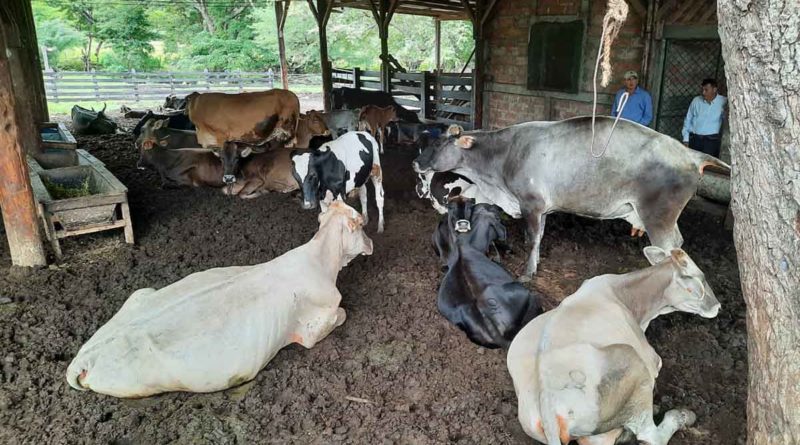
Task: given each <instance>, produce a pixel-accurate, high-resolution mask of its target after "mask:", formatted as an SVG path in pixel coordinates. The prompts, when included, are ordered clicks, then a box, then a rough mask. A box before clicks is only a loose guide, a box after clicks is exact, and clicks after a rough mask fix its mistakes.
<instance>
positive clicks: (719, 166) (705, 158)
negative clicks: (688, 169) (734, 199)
mask: <svg viewBox="0 0 800 445" xmlns="http://www.w3.org/2000/svg"><path fill="white" fill-rule="evenodd" d="M687 150H689V154H690V155H691V157H692V160H693V161H694V165H696V166H697V170H698V171H699V173H700V174H701V175H702V174H703V173H705V171H704V170H705V169H706V167H713V170H716V171H719V172H720V173H722V174H726V175H730V174H731V166H730V165H728V164H727V163H725V162H722V161H721V160H719V159H717V158H715V157H714V156H711V155H707V154H705V153H703V152H701V151H697V150H692V149H687Z"/></svg>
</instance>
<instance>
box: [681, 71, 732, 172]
mask: <svg viewBox="0 0 800 445" xmlns="http://www.w3.org/2000/svg"><path fill="white" fill-rule="evenodd" d="M702 87H703V94H702V95H701V96H697V97H695V98H694V99H692V103H691V105H689V112H688V113H686V119H685V120H684V121H683V144H684V145H686V146H688V147H689V148H691V149H693V150H697V151H702V152H703V153H706V154H709V155H711V156H715V157H719V148H720V145H721V144H722V135H721V134H720V129H721V128H722V119H723V116H724V115H725V104H727V103H728V99H727V98H726V97H725V96H721V95H719V94H717V81H716V80H714V79H705V80H703V83H702Z"/></svg>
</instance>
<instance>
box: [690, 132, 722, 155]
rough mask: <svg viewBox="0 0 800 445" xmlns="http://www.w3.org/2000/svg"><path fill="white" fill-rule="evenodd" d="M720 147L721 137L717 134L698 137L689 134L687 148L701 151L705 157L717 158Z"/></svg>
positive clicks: (697, 135) (698, 135)
mask: <svg viewBox="0 0 800 445" xmlns="http://www.w3.org/2000/svg"><path fill="white" fill-rule="evenodd" d="M721 145H722V137H721V135H720V134H719V133H717V134H707V135H700V134H694V133H689V148H691V149H692V150H697V151H702V152H703V153H705V154H707V155H711V156H714V157H716V158H718V157H719V148H720V146H721Z"/></svg>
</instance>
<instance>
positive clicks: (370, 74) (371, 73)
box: [361, 71, 381, 79]
mask: <svg viewBox="0 0 800 445" xmlns="http://www.w3.org/2000/svg"><path fill="white" fill-rule="evenodd" d="M361 77H377V78H378V79H380V78H381V72H380V71H362V72H361Z"/></svg>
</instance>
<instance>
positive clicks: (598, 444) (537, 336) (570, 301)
mask: <svg viewBox="0 0 800 445" xmlns="http://www.w3.org/2000/svg"><path fill="white" fill-rule="evenodd" d="M645 256H647V258H648V260H649V261H650V263H651V264H654V266H652V267H649V268H647V269H642V270H638V271H635V272H630V273H627V274H624V275H602V276H598V277H595V278H592V279H590V280H587V281H585V282H584V283H583V284H582V285H581V287H580V288H579V289H578V291H577V292H575V293H574V294H572V295H570V296H569V297H567V298H565V299H564V301H562V302H561V304H560V305H559V306H558V307H557V308H555V309H553V310H551V311H549V312H546V313H545V314H543V315H541V316H539V317H537V318H535V319H534V320H533V321H531V322H530V323H528V324H527V325H526V326H525V327H524V328H522V330H521V331H519V333H518V334H517V336H516V337H515V338H514V340H513V342H512V343H511V348H510V349H509V351H508V358H507V361H508V363H507V364H508V370H509V372H510V373H511V378H512V379H513V381H514V389H515V390H516V392H517V398H518V399H519V407H518V409H519V412H518V415H519V421H520V423H521V424H522V429H523V430H525V433H527V434H528V435H529V436H531V437H533V438H534V439H536V440H538V441H540V442H543V443H545V444H547V445H562V444H565V443H567V442H569V441H570V440H575V439H577V440H578V443H579V444H580V445H613V444H614V441H615V440H616V439H617V437H619V436H620V434H621V433H622V432H623V428H625V429H627V430H629V431H630V432H632V433H633V434H634V435H635V436H636V437H637V439H638V440H639V441H641V442H644V443H645V444H648V445H664V444H666V443H667V442H669V439H670V438H671V437H672V435H673V434H675V432H676V431H677V430H678V429H680V428H682V427H684V426H687V425H691V424H692V423H693V422H694V420H695V415H694V413H692V412H691V411H688V410H675V409H673V410H671V411H668V412H667V413H666V415H665V416H664V420H663V421H662V422H661V424H660V425H658V426H656V424H655V423H654V422H653V387H654V385H655V379H656V377H657V376H658V371H659V370H660V369H661V358H660V357H659V356H658V354H657V353H656V351H655V350H654V349H653V348H652V347H651V346H650V344H648V343H647V338H645V335H644V331H645V330H646V329H647V326H648V324H649V323H650V321H652V320H653V319H654V318H656V317H658V316H659V315H662V314H667V313H670V312H674V311H681V312H689V313H692V314H698V315H700V316H701V317H705V318H713V317H716V315H717V312H719V308H720V304H719V301H717V299H716V298H715V297H714V293H713V292H712V290H711V288H710V287H709V285H708V283H707V282H706V280H705V277H704V276H703V273H702V272H701V271H700V269H698V267H697V265H695V263H694V262H693V261H692V260H691V258H689V256H688V255H686V253H685V252H684V251H683V250H681V249H674V250H672V251H671V252H670V253H668V252H666V251H664V250H662V249H661V248H659V247H655V246H649V247H646V248H645Z"/></svg>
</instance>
